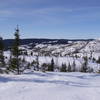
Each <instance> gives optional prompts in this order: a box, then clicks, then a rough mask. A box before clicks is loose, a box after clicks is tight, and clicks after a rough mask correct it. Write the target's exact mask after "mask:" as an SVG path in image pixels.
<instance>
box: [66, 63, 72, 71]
mask: <svg viewBox="0 0 100 100" xmlns="http://www.w3.org/2000/svg"><path fill="white" fill-rule="evenodd" d="M67 71H68V72H71V65H70V63H69V64H68V69H67Z"/></svg>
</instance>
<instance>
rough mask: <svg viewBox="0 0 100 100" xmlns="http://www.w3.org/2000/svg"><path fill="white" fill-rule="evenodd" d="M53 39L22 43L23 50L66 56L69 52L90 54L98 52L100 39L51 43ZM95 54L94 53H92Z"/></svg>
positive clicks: (41, 54) (45, 54) (99, 50)
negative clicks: (45, 41)
mask: <svg viewBox="0 0 100 100" xmlns="http://www.w3.org/2000/svg"><path fill="white" fill-rule="evenodd" d="M53 42H55V41H49V42H47V43H44V42H43V43H39V44H38V43H36V44H34V45H35V46H32V45H33V44H32V43H30V44H28V45H22V46H21V48H22V49H23V50H27V51H28V52H29V53H30V52H34V54H35V52H36V53H37V52H38V53H39V55H40V56H66V55H71V54H80V53H81V54H84V53H87V54H89V55H91V52H92V53H93V54H94V53H95V54H97V55H98V53H100V40H98V39H96V40H91V41H68V43H67V44H52V43H53ZM94 56H95V55H94Z"/></svg>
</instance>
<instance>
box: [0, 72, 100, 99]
mask: <svg viewBox="0 0 100 100" xmlns="http://www.w3.org/2000/svg"><path fill="white" fill-rule="evenodd" d="M99 99H100V75H99V74H88V73H58V72H52V73H41V72H30V73H26V74H23V75H0V100H99Z"/></svg>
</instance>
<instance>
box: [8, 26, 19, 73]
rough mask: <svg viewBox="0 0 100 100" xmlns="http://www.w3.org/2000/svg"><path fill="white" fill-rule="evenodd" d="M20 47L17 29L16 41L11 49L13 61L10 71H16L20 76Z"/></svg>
mask: <svg viewBox="0 0 100 100" xmlns="http://www.w3.org/2000/svg"><path fill="white" fill-rule="evenodd" d="M19 45H20V38H19V29H18V27H17V29H16V32H15V40H14V44H13V47H12V49H11V54H12V56H11V59H10V61H11V62H10V66H9V69H11V70H14V71H16V72H17V74H20V61H21V60H20V59H19V56H20V54H21V52H20V51H21V50H20V49H19Z"/></svg>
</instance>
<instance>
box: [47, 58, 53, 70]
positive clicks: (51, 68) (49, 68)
mask: <svg viewBox="0 0 100 100" xmlns="http://www.w3.org/2000/svg"><path fill="white" fill-rule="evenodd" d="M54 66H55V64H54V60H53V58H52V59H51V64H50V65H49V66H48V71H54Z"/></svg>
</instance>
